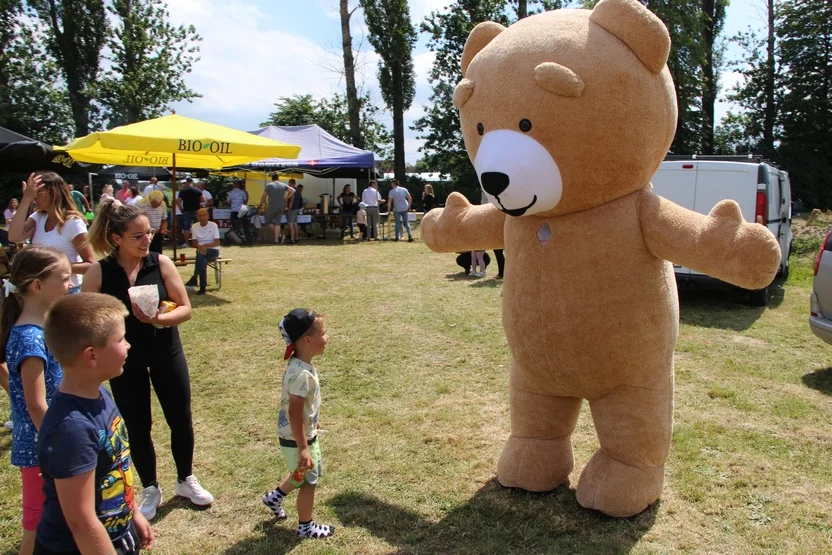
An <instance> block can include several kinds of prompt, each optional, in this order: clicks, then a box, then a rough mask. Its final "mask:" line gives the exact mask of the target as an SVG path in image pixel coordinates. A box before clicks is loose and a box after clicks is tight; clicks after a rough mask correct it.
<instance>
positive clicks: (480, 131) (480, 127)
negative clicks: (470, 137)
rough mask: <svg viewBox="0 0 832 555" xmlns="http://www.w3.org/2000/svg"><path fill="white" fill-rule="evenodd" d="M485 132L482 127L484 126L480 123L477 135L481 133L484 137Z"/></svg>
mask: <svg viewBox="0 0 832 555" xmlns="http://www.w3.org/2000/svg"><path fill="white" fill-rule="evenodd" d="M484 132H485V128H484V127H483V126H482V124H481V123H478V124H477V133H479V134H480V135H482V134H483V133H484Z"/></svg>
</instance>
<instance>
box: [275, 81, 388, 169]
mask: <svg viewBox="0 0 832 555" xmlns="http://www.w3.org/2000/svg"><path fill="white" fill-rule="evenodd" d="M358 101H359V105H360V109H361V134H362V136H363V137H364V147H365V148H366V149H367V150H371V151H373V152H375V153H376V154H378V155H379V156H381V157H382V158H386V157H388V156H389V155H390V143H391V142H392V137H391V135H390V132H389V131H388V130H387V128H386V127H384V125H383V124H382V123H380V122H379V121H378V120H377V119H376V117H377V114H378V112H379V108H378V107H377V106H375V105H374V104H373V103H372V101H371V100H370V96H369V94H365V95H364V96H363V97H361V98H359V99H358ZM275 107H276V108H277V110H276V111H274V112H272V113H271V114H270V115H269V119H267V120H266V121H264V122H263V123H261V124H260V125H263V126H266V125H312V124H317V125H319V126H320V127H321V128H322V129H324V130H326V131H327V132H328V133H330V134H332V135H333V136H335V137H337V138H338V139H340V140H342V141H344V142H345V143H349V142H350V130H349V117H348V111H347V98H346V95H342V94H335V95H334V96H333V97H332V98H329V99H326V98H325V99H322V100H320V101H318V100H315V99H314V98H313V97H312V95H311V94H305V95H295V96H293V97H290V98H287V97H281V98H279V99H278V101H277V102H276V103H275Z"/></svg>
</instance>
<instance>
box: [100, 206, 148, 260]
mask: <svg viewBox="0 0 832 555" xmlns="http://www.w3.org/2000/svg"><path fill="white" fill-rule="evenodd" d="M98 206H99V208H98V214H96V215H95V219H94V220H93V221H92V225H91V226H90V230H89V242H90V245H91V246H92V250H94V251H95V252H97V253H98V254H101V255H105V256H106V255H108V254H111V253H112V252H113V251H115V250H116V244H115V243H113V239H112V234H113V233H117V234H119V235H121V234H123V233H124V230H125V229H127V225H128V224H129V223H130V222H132V221H133V220H134V219H135V218H136V217H137V216H139V215H141V214H142V210H141V208H138V207H136V206H127V205H124V204H122V203H121V202H120V201H118V200H117V199H114V198H108V199H104V200H102V201H101V202H100V203H99V205H98Z"/></svg>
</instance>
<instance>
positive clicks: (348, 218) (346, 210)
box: [338, 185, 358, 237]
mask: <svg viewBox="0 0 832 555" xmlns="http://www.w3.org/2000/svg"><path fill="white" fill-rule="evenodd" d="M338 206H340V207H341V237H343V236H344V232H346V230H347V227H349V228H350V237H355V228H354V227H353V220H354V218H355V210H356V208H358V202H357V201H356V198H355V193H353V192H352V187H351V186H350V185H344V189H343V190H342V191H341V194H340V195H338Z"/></svg>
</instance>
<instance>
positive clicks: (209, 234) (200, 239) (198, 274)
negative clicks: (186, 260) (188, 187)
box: [185, 208, 220, 295]
mask: <svg viewBox="0 0 832 555" xmlns="http://www.w3.org/2000/svg"><path fill="white" fill-rule="evenodd" d="M196 218H197V220H199V221H198V222H197V223H196V224H194V226H193V227H192V228H191V230H192V231H193V234H194V238H193V239H192V240H191V242H192V243H193V245H192V246H193V247H194V248H195V249H196V264H194V275H193V276H192V277H191V279H190V280H188V283H186V284H185V285H186V286H187V287H196V286H197V280H199V281H198V283H199V291H198V292H197V295H204V294H205V287H206V286H207V282H208V263H209V262H214V261H215V260H216V259H217V258H219V257H220V230H219V228H218V227H217V224H216V223H214V222H212V221H209V220H208V210H206V209H205V208H200V209H199V212H197V213H196Z"/></svg>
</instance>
